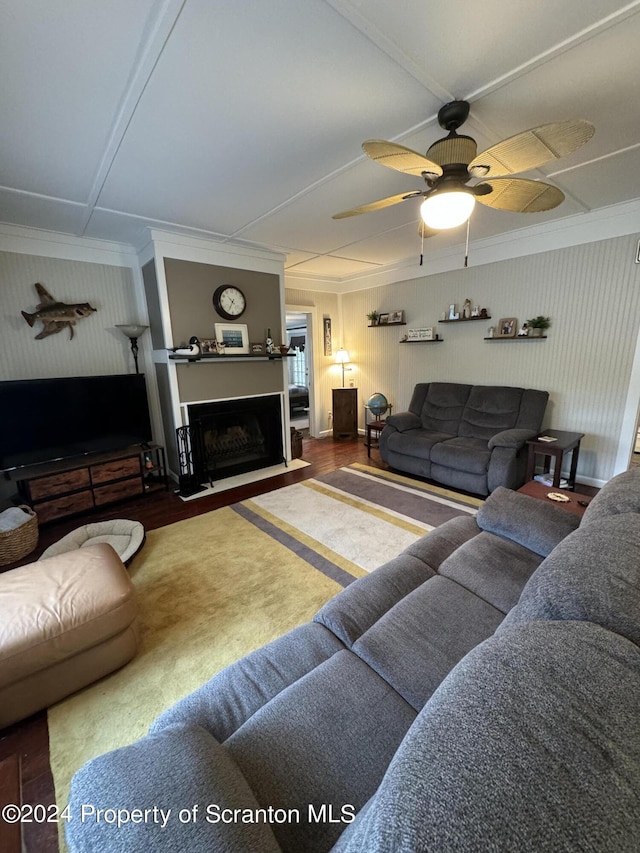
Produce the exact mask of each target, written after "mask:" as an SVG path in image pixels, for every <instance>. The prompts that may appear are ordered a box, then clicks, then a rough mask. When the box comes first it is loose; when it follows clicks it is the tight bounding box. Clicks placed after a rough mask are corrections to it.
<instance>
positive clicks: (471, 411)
mask: <svg viewBox="0 0 640 853" xmlns="http://www.w3.org/2000/svg"><path fill="white" fill-rule="evenodd" d="M548 397H549V395H548V393H547V392H546V391H535V390H531V389H525V388H511V387H507V386H499V385H463V384H460V383H456V382H428V383H427V382H420V383H418V385H416V387H415V389H414V391H413V396H412V397H411V402H410V403H409V411H408V412H399V413H397V414H395V415H390V416H389V417H388V418H387V425H386V426H385V428H384V429H383V430H382V433H381V435H380V455H381V457H382V459H383V461H384V462H386V463H387V464H388V465H390V466H391V467H392V468H395V469H397V470H398V471H407V472H408V473H410V474H416V475H417V476H418V477H428V478H429V479H432V480H436V481H437V482H439V483H443V484H444V485H446V486H451V487H452V488H454V489H464V490H465V491H467V492H473V493H474V494H478V495H488V494H489V493H490V492H492V491H493V490H494V489H496V488H497V487H498V486H505V487H506V488H508V489H517V488H519V487H520V486H521V485H522V484H523V483H524V478H525V468H526V450H527V448H526V445H525V442H526V440H527V439H528V438H533V437H534V436H535V435H537V434H538V433H539V431H540V428H541V425H542V418H543V417H544V410H545V408H546V405H547V399H548Z"/></svg>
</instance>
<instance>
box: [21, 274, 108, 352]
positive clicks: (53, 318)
mask: <svg viewBox="0 0 640 853" xmlns="http://www.w3.org/2000/svg"><path fill="white" fill-rule="evenodd" d="M35 289H36V290H37V292H38V296H39V297H40V303H39V304H38V305H36V310H35V311H34V312H33V313H31V314H30V313H28V312H27V311H22V312H21V313H22V316H23V317H24V319H25V320H26V321H27V323H28V324H29V325H30V326H31V328H33V324H34V323H35V322H36V320H40V322H41V323H42V324H43V329H42V331H41V332H40V333H39V334H37V335H36V337H35V339H36V341H40V340H42V338H46V337H48V336H49V335H55V334H57V333H58V332H61V331H62V330H63V329H64V328H65V327H67V326H68V327H69V340H71V338H73V327H74V326H75V324H76V323H77V322H78V320H82V319H83V317H89V316H90V315H91V314H93V313H94V312H95V311H96V310H97V309H96V308H92V307H91V305H89V303H88V302H73V303H71V304H68V303H66V302H58V301H57V300H56V299H54V298H53V296H51V294H50V293H49V292H48V290H47V289H46V288H45V287H43V286H42V285H41V284H36V285H35Z"/></svg>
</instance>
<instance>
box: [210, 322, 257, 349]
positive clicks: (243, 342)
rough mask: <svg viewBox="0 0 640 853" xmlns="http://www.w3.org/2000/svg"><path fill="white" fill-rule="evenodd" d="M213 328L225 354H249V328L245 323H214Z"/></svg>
mask: <svg viewBox="0 0 640 853" xmlns="http://www.w3.org/2000/svg"><path fill="white" fill-rule="evenodd" d="M215 329H216V340H217V341H218V343H221V344H224V354H225V355H248V354H249V329H248V327H247V325H246V324H245V323H216V324H215Z"/></svg>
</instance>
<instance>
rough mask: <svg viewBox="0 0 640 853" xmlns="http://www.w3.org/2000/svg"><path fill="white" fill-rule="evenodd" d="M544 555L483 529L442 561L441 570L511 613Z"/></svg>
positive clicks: (496, 606) (445, 575)
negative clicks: (541, 555)
mask: <svg viewBox="0 0 640 853" xmlns="http://www.w3.org/2000/svg"><path fill="white" fill-rule="evenodd" d="M541 562H542V557H540V556H538V554H534V553H533V552H532V551H530V550H529V549H528V548H523V547H522V545H518V544H517V542H512V541H511V540H509V539H502V538H501V537H499V536H495V535H494V534H493V533H486V532H482V533H480V534H479V535H478V536H476V537H475V538H474V539H473V540H471V541H469V542H466V543H465V544H464V545H461V546H460V548H458V549H457V551H454V553H453V554H451V556H450V557H447V559H446V560H445V561H444V562H443V563H442V565H441V566H440V569H439V573H440V574H441V575H442V576H443V577H446V578H451V580H454V581H456V582H457V583H459V584H461V585H462V586H464V587H465V588H466V589H468V590H469V591H470V592H473V593H475V594H476V595H478V596H480V598H482V599H484V600H485V601H487V602H488V603H489V604H492V605H493V606H494V607H495V608H496V609H497V610H500V611H501V613H503V614H504V613H508V612H509V610H511V608H512V607H514V606H515V605H516V604H517V603H518V599H519V598H520V594H521V592H522V590H523V587H524V585H525V584H526V582H527V581H528V580H529V578H530V577H531V575H532V574H533V573H534V572H535V570H536V569H537V568H538V566H539V565H540V563H541Z"/></svg>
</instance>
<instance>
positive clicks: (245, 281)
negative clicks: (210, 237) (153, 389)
mask: <svg viewBox="0 0 640 853" xmlns="http://www.w3.org/2000/svg"><path fill="white" fill-rule="evenodd" d="M164 266H165V277H166V282H167V298H168V303H169V313H170V317H171V327H172V330H173V340H174V346H176V345H178V344H180V343H186V342H188V341H189V339H190V338H191V337H192V336H193V335H196V336H197V337H198V338H215V324H216V323H229V321H228V320H225V319H224V318H223V317H220V316H219V315H218V314H217V313H216V312H215V309H214V307H213V292H214V291H215V289H216V288H217V287H218V286H219V285H221V284H233V285H235V286H236V287H239V288H240V289H241V290H242V292H243V293H244V295H245V297H246V299H247V308H246V310H245V312H244V314H242V316H241V317H240V318H239V319H238V321H237V323H238V324H245V325H246V326H247V327H248V332H249V342H250V343H252V342H262V343H264V341H265V339H266V336H267V330H268V329H271V336H272V338H273V340H274V343H276V344H279V343H281V341H282V338H283V332H282V324H281V314H280V278H279V276H277V275H274V274H272V273H265V272H256V271H253V270H243V269H234V268H232V267H224V266H217V265H214V264H204V263H197V262H193V261H184V260H178V259H175V258H165V259H164ZM228 358H229V359H230V360H229V361H223V360H215V361H200V362H194V363H187V364H185V363H179V364H177V365H176V376H177V381H178V389H179V397H180V402H182V403H187V402H194V401H198V400H217V399H225V398H229V397H247V396H254V395H258V394H267V393H278V392H281V391H283V390H284V387H285V383H284V376H283V370H282V362H280V361H274V362H268V361H232V360H231V357H228Z"/></svg>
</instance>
